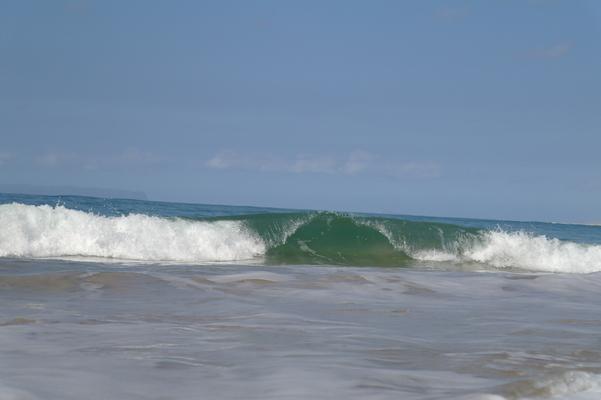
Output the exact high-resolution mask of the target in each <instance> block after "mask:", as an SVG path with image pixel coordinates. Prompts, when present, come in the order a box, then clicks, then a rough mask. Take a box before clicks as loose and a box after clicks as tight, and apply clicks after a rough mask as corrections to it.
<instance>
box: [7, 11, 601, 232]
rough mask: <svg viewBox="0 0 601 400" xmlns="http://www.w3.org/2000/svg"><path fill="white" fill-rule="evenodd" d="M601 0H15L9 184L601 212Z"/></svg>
mask: <svg viewBox="0 0 601 400" xmlns="http://www.w3.org/2000/svg"><path fill="white" fill-rule="evenodd" d="M600 39H601V2H595V1H575V0H570V1H554V0H547V1H545V0H538V1H536V0H531V1H528V0H523V1H511V0H504V1H500V0H499V1H459V0H458V1H453V2H440V1H421V0H420V1H417V0H416V1H392V0H390V1H386V0H378V1H353V0H344V1H333V0H332V1H323V0H320V1H312V0H303V1H287V0H273V1H262V0H255V1H242V0H240V1H230V0H219V1H169V2H167V1H133V0H132V1H110V0H108V1H85V0H70V1H61V0H57V1H52V2H48V1H29V0H18V1H14V0H5V1H2V2H1V3H0V184H27V185H58V186H84V187H107V188H116V189H123V190H135V191H144V192H145V193H146V194H147V196H148V197H149V198H150V199H155V200H165V201H182V202H196V203H209V204H239V205H257V206H275V207H284V208H311V209H329V210H341V211H366V212H378V213H380V212H381V213H397V214H414V215H430V216H457V217H476V218H497V219H514V220H542V221H560V222H590V223H595V222H601V156H600V152H601V73H600V71H601V40H600Z"/></svg>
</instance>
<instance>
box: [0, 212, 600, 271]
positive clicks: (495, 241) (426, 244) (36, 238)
mask: <svg viewBox="0 0 601 400" xmlns="http://www.w3.org/2000/svg"><path fill="white" fill-rule="evenodd" d="M73 256H83V257H103V258H116V259H127V260H140V261H180V262H191V263H195V262H217V261H243V260H258V261H261V262H264V263H266V264H335V265H352V266H407V265H412V264H415V263H420V262H428V263H433V264H436V263H440V262H444V263H447V264H448V263H454V264H466V263H468V264H477V265H480V266H482V267H483V268H485V267H490V268H517V269H525V270H534V271H551V272H573V273H587V272H596V271H601V246H600V245H592V244H580V243H575V242H569V241H561V240H558V239H554V238H549V237H546V236H541V235H534V234H531V233H527V232H507V231H502V230H478V229H474V228H465V227H461V226H457V225H452V224H443V223H433V222H416V221H409V220H401V219H393V218H376V217H358V216H351V215H345V214H338V213H327V212H312V213H288V214H284V213H272V214H256V215H245V216H235V217H219V218H204V219H184V218H165V217H155V216H149V215H144V214H128V215H122V216H103V215H97V214H93V213H89V212H84V211H78V210H73V209H69V208H66V207H64V206H61V205H58V206H49V205H40V206H33V205H24V204H18V203H12V204H4V205H0V257H27V258H45V257H73Z"/></svg>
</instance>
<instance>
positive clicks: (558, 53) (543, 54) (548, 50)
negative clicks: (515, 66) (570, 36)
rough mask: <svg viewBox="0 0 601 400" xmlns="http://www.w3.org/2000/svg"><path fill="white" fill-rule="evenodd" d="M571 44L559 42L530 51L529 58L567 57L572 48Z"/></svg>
mask: <svg viewBox="0 0 601 400" xmlns="http://www.w3.org/2000/svg"><path fill="white" fill-rule="evenodd" d="M573 47H574V46H573V45H572V43H571V42H559V43H556V44H554V45H551V46H547V47H541V48H539V49H535V50H532V51H531V52H530V56H531V57H533V58H539V59H557V58H562V57H564V56H565V55H567V54H568V53H569V52H570V51H571V50H572V48H573Z"/></svg>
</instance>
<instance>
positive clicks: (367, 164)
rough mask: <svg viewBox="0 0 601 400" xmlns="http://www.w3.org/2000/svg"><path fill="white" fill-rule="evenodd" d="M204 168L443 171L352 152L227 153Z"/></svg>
mask: <svg viewBox="0 0 601 400" xmlns="http://www.w3.org/2000/svg"><path fill="white" fill-rule="evenodd" d="M205 166H206V167H208V168H212V169H221V170H246V171H261V172H285V173H294V174H301V173H315V174H329V175H357V174H371V175H380V176H388V177H393V178H407V177H413V178H433V177H437V176H439V175H440V168H439V166H438V165H437V164H436V163H432V162H417V161H400V160H387V159H384V158H382V157H380V156H378V155H375V154H372V153H369V152H366V151H363V150H357V151H353V152H351V153H349V154H348V155H346V156H333V155H307V154H298V155H296V156H293V157H291V158H283V157H277V156H273V155H252V154H241V153H239V152H236V151H233V150H226V151H221V152H219V153H217V154H215V155H214V156H213V157H211V158H209V159H208V160H207V161H206V162H205Z"/></svg>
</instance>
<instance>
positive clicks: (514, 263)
mask: <svg viewBox="0 0 601 400" xmlns="http://www.w3.org/2000/svg"><path fill="white" fill-rule="evenodd" d="M463 257H464V258H466V259H468V260H471V261H477V262H481V263H486V264H489V265H492V266H494V267H497V268H507V267H513V268H523V269H528V270H536V271H548V272H572V273H589V272H597V271H601V245H591V244H579V243H574V242H564V241H561V240H558V239H554V238H548V237H546V236H540V235H533V234H530V233H525V232H504V231H491V232H486V233H485V234H484V240H483V241H482V243H480V244H476V245H474V247H473V248H471V249H468V250H466V251H465V252H464V254H463Z"/></svg>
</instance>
